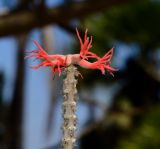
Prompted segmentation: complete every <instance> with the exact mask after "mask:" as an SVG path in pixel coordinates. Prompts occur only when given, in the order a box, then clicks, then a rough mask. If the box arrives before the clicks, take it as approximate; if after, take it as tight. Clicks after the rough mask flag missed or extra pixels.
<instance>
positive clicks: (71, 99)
mask: <svg viewBox="0 0 160 149" xmlns="http://www.w3.org/2000/svg"><path fill="white" fill-rule="evenodd" d="M65 71H66V74H65V75H66V76H65V79H64V82H63V96H64V101H63V120H64V122H63V127H62V128H63V137H62V144H61V146H62V149H73V147H74V145H75V142H76V135H75V132H76V123H77V122H76V120H77V116H76V105H77V88H76V85H77V79H76V76H77V68H76V67H75V66H74V65H70V66H69V67H67V68H66V70H65Z"/></svg>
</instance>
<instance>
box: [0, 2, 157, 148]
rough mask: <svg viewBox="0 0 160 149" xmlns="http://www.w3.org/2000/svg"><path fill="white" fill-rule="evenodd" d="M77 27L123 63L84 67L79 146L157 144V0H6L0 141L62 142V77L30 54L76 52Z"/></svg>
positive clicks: (1, 27)
mask: <svg viewBox="0 0 160 149" xmlns="http://www.w3.org/2000/svg"><path fill="white" fill-rule="evenodd" d="M76 27H77V28H78V29H79V31H80V33H81V35H84V31H85V29H86V28H88V30H89V35H92V36H93V48H92V49H91V50H92V51H94V52H95V53H97V54H98V55H100V56H103V55H104V54H105V53H106V52H107V51H108V50H109V49H111V48H112V47H114V48H115V50H114V55H113V59H112V67H114V68H118V69H119V70H118V71H117V72H116V73H115V76H114V77H112V76H110V75H108V74H106V75H101V72H100V71H98V70H85V69H81V68H78V69H79V71H80V72H81V73H82V75H83V77H84V78H83V79H81V78H79V83H78V98H79V99H78V107H77V115H78V130H77V136H78V141H77V144H76V147H75V148H76V149H98V148H99V149H159V148H160V133H159V130H160V1H159V0H141V1H139V0H99V1H96V0H12V1H11V0H0V37H1V38H0V52H1V53H0V149H59V148H60V141H61V136H62V132H61V124H62V118H61V117H62V115H61V114H62V109H61V106H62V100H63V99H62V85H63V84H62V79H63V77H58V76H53V74H52V73H51V70H50V69H49V68H41V69H38V70H33V69H31V68H30V66H31V65H36V64H38V61H36V62H32V61H31V60H24V56H25V55H26V54H25V51H31V50H33V49H35V48H36V47H35V45H34V44H33V41H32V39H35V40H37V41H38V42H39V44H40V45H41V46H42V47H43V48H44V49H45V50H46V51H47V52H48V53H49V54H55V53H60V54H68V53H78V52H79V43H78V40H77V37H76V34H75V28H76Z"/></svg>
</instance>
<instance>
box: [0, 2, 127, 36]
mask: <svg viewBox="0 0 160 149" xmlns="http://www.w3.org/2000/svg"><path fill="white" fill-rule="evenodd" d="M127 1H128V0H107V1H106V0H100V1H98V2H97V1H96V0H92V1H84V2H79V3H72V4H70V5H67V7H66V5H64V6H59V7H56V8H51V9H50V8H48V9H45V11H43V12H42V13H41V14H39V12H40V10H38V9H35V10H34V11H27V10H22V11H18V12H14V13H12V11H11V12H10V13H8V14H5V15H1V16H0V36H6V35H16V34H19V33H22V32H27V31H30V30H31V29H33V28H35V27H42V26H45V25H47V24H50V23H57V24H59V25H61V24H62V25H63V26H65V24H68V23H69V21H71V20H72V19H76V18H79V19H81V18H83V17H86V16H87V15H89V14H91V13H94V12H97V11H102V10H104V9H106V8H109V7H111V6H115V5H119V4H123V3H124V2H127ZM66 14H67V15H66Z"/></svg>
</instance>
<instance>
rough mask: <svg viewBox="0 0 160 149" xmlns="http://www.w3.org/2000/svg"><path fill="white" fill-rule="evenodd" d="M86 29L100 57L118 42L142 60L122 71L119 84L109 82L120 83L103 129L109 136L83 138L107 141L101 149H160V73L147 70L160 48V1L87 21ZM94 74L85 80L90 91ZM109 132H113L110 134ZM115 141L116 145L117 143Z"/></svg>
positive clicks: (129, 6) (136, 4)
mask: <svg viewBox="0 0 160 149" xmlns="http://www.w3.org/2000/svg"><path fill="white" fill-rule="evenodd" d="M82 26H85V27H87V28H89V32H90V34H91V35H94V36H93V51H94V52H95V53H97V54H99V55H103V54H104V53H106V47H107V48H108V49H110V48H111V47H113V46H114V44H115V43H116V42H122V43H126V44H128V43H136V44H137V45H138V46H139V47H140V57H139V59H138V60H137V59H134V60H132V61H130V62H128V63H127V69H126V70H125V72H122V71H121V70H119V72H118V74H116V79H113V80H112V81H111V82H112V83H115V82H117V78H118V77H119V78H120V79H121V81H120V82H118V83H119V84H120V86H121V89H120V90H119V92H118V93H117V95H116V97H115V98H114V101H113V105H112V107H111V108H110V110H109V113H107V115H106V117H105V120H104V121H105V123H107V124H109V127H108V125H106V127H108V128H105V130H107V131H106V132H103V135H102V134H101V135H99V133H97V132H96V133H97V136H98V137H95V136H93V134H92V133H93V132H94V133H95V131H94V130H93V131H92V132H91V133H90V135H87V136H85V137H86V138H87V139H88V140H90V139H91V140H92V139H95V140H97V142H98V141H100V142H101V140H102V139H104V136H108V135H109V137H110V140H108V142H110V143H109V144H108V145H107V146H103V147H102V148H104V149H105V148H109V149H112V148H114V149H115V148H116V149H159V148H160V134H159V130H160V106H159V101H160V100H159V97H160V96H159V95H158V94H159V92H160V82H159V80H158V79H156V78H159V77H158V76H156V75H157V74H159V73H154V74H153V73H150V72H151V71H152V70H151V69H150V68H149V67H150V66H151V65H155V63H152V64H151V65H148V64H149V63H151V61H152V60H151V59H149V58H148V55H149V54H150V53H152V52H153V51H154V50H157V49H158V48H159V47H160V29H159V28H160V1H153V0H141V1H135V2H132V3H128V4H125V5H120V6H118V7H112V8H110V9H108V10H106V11H105V12H101V13H99V14H96V15H94V16H90V17H89V18H87V19H85V20H83V22H82ZM150 58H151V57H150ZM142 64H143V65H142ZM153 67H154V66H153ZM148 72H149V73H148ZM157 72H158V70H157ZM90 73H92V74H90V75H88V76H90V77H88V78H87V79H85V81H86V82H87V83H86V84H87V85H88V83H89V82H92V83H93V82H94V81H95V80H96V74H95V73H94V72H90ZM154 75H155V76H154ZM98 80H100V78H99V79H98ZM103 80H105V79H103ZM107 80H110V78H109V79H107ZM103 82H104V83H106V81H103ZM124 97H126V98H125V100H123V99H124ZM101 127H102V125H100V128H101ZM110 128H114V129H113V130H111V129H110ZM98 129H99V127H98V128H97V129H96V130H98ZM116 129H117V130H116ZM121 130H122V131H121ZM108 131H112V132H111V134H109V133H108ZM122 132H125V133H124V134H123V133H122ZM101 137H102V138H101ZM112 138H116V139H115V140H114V141H113V140H112ZM86 142H87V141H84V144H85V145H84V146H85V147H86V148H87V147H88V148H89V147H93V148H94V147H95V146H96V145H97V146H99V145H100V144H98V143H99V142H98V143H96V142H95V143H93V142H92V144H91V146H90V145H89V143H88V142H87V143H86ZM111 142H112V143H111ZM117 142H118V143H117ZM101 144H102V143H101ZM87 145H88V146H87ZM85 147H84V148H85Z"/></svg>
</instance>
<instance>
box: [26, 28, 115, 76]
mask: <svg viewBox="0 0 160 149" xmlns="http://www.w3.org/2000/svg"><path fill="white" fill-rule="evenodd" d="M76 33H77V37H78V39H79V42H80V54H72V55H71V54H69V55H60V54H55V55H48V54H47V52H46V51H45V50H44V49H43V48H42V47H41V46H40V45H39V44H38V43H37V42H36V41H35V40H33V42H34V44H35V45H36V47H37V49H36V50H33V51H31V52H26V53H27V54H29V55H28V56H25V58H32V57H35V60H37V59H39V60H41V63H40V64H38V65H36V66H32V68H34V69H38V68H40V67H43V66H49V67H51V68H52V72H53V74H55V73H58V74H59V76H60V75H61V71H63V70H64V69H65V68H66V67H67V66H69V65H70V64H78V65H79V66H81V67H84V68H87V69H99V70H101V72H102V74H105V72H106V71H108V72H109V73H110V74H111V75H113V72H114V71H117V70H116V69H114V68H112V67H111V66H110V64H111V62H110V61H111V59H112V56H113V48H112V49H111V50H109V51H108V52H107V53H106V54H105V55H104V56H103V57H98V56H97V55H96V54H95V53H93V52H90V51H89V49H90V48H91V47H92V36H91V37H88V36H87V34H88V30H87V29H86V31H85V34H84V41H82V38H81V37H80V35H79V32H78V29H77V28H76ZM88 58H94V59H95V62H89V61H88Z"/></svg>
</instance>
